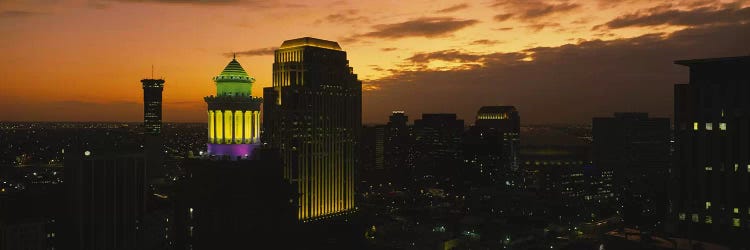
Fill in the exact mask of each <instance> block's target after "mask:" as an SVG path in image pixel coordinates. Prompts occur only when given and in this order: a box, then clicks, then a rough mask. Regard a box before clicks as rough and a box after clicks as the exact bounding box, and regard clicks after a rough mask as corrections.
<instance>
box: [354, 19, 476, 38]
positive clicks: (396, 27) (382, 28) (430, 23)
mask: <svg viewBox="0 0 750 250" xmlns="http://www.w3.org/2000/svg"><path fill="white" fill-rule="evenodd" d="M478 22H479V21H477V20H472V19H467V20H463V19H456V18H452V17H424V18H418V19H414V20H409V21H406V22H402V23H394V24H379V25H375V26H373V28H374V29H375V30H374V31H372V32H368V33H365V34H362V35H359V37H375V38H403V37H438V36H444V35H448V34H451V33H452V32H455V31H458V30H460V29H463V28H466V27H469V26H471V25H474V24H476V23H478Z"/></svg>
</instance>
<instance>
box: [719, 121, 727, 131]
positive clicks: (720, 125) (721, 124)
mask: <svg viewBox="0 0 750 250" xmlns="http://www.w3.org/2000/svg"><path fill="white" fill-rule="evenodd" d="M719 129H720V130H727V124H726V123H724V122H721V123H719Z"/></svg>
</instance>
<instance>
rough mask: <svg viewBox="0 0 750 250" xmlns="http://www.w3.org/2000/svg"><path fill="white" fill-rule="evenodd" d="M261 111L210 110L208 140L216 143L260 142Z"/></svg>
mask: <svg viewBox="0 0 750 250" xmlns="http://www.w3.org/2000/svg"><path fill="white" fill-rule="evenodd" d="M259 117H260V111H253V110H245V111H242V110H235V111H232V110H225V111H220V110H215V111H214V110H209V111H208V119H209V120H208V140H209V143H214V144H246V143H258V142H260V119H259Z"/></svg>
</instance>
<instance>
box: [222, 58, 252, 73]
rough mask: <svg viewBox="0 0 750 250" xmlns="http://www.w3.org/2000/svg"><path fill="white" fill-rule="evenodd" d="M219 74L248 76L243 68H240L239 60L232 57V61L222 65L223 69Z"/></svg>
mask: <svg viewBox="0 0 750 250" xmlns="http://www.w3.org/2000/svg"><path fill="white" fill-rule="evenodd" d="M219 75H220V76H248V75H247V72H245V69H243V68H242V65H240V62H238V61H237V59H234V58H232V61H231V62H229V64H227V66H226V67H224V71H221V74H219Z"/></svg>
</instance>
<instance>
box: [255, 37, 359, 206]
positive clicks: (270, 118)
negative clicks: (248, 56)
mask: <svg viewBox="0 0 750 250" xmlns="http://www.w3.org/2000/svg"><path fill="white" fill-rule="evenodd" d="M263 96H264V98H265V99H264V104H263V108H264V113H263V142H264V143H267V144H268V145H269V146H271V147H274V148H278V149H279V150H280V152H281V157H282V159H283V162H284V178H285V179H287V180H288V181H289V182H291V183H293V184H295V185H296V186H297V190H298V192H297V195H298V196H297V203H298V208H299V210H298V213H297V218H298V219H299V220H300V221H312V220H318V219H323V218H328V217H331V216H334V215H339V214H346V213H349V212H351V211H353V210H355V208H356V207H355V204H354V185H355V183H356V174H355V170H356V169H357V166H358V164H359V156H360V153H359V145H358V143H359V136H360V129H361V127H362V83H361V82H360V81H359V80H358V79H357V75H356V74H354V73H353V69H352V68H351V67H349V61H348V60H347V58H346V52H345V51H343V50H342V49H341V47H340V46H339V45H338V43H336V42H332V41H326V40H321V39H316V38H310V37H304V38H298V39H293V40H287V41H284V42H283V43H282V44H281V47H279V49H277V50H276V51H275V52H274V64H273V86H272V87H268V88H265V89H264V93H263Z"/></svg>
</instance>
